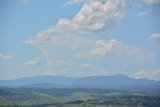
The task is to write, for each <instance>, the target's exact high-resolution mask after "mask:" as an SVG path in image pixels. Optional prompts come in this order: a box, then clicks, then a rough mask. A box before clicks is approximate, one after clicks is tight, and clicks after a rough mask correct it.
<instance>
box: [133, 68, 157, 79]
mask: <svg viewBox="0 0 160 107" xmlns="http://www.w3.org/2000/svg"><path fill="white" fill-rule="evenodd" d="M134 78H136V79H138V78H148V79H153V80H157V81H160V68H157V69H155V70H152V71H144V70H140V71H138V72H136V73H135V74H134Z"/></svg>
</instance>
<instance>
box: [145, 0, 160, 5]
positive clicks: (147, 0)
mask: <svg viewBox="0 0 160 107" xmlns="http://www.w3.org/2000/svg"><path fill="white" fill-rule="evenodd" d="M143 1H144V2H145V3H147V4H158V3H160V0H143Z"/></svg>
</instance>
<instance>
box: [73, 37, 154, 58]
mask: <svg viewBox="0 0 160 107" xmlns="http://www.w3.org/2000/svg"><path fill="white" fill-rule="evenodd" d="M108 55H120V56H130V57H138V58H140V57H141V58H142V57H143V56H144V55H145V58H151V57H153V56H154V55H153V54H152V53H150V52H148V51H146V50H144V49H140V48H138V47H136V46H129V45H125V44H122V43H121V42H119V41H117V40H115V39H111V40H109V41H103V40H99V41H97V43H96V44H95V45H94V46H93V47H91V48H90V49H88V50H86V51H81V52H77V53H76V55H75V56H76V57H78V58H81V57H105V56H108ZM143 58H144V57H143Z"/></svg>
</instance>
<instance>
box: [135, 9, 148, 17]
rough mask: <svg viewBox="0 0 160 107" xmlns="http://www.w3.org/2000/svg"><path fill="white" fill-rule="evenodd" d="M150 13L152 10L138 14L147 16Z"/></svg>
mask: <svg viewBox="0 0 160 107" xmlns="http://www.w3.org/2000/svg"><path fill="white" fill-rule="evenodd" d="M150 12H151V10H147V11H143V12H139V13H138V14H137V16H145V15H147V14H149V13H150Z"/></svg>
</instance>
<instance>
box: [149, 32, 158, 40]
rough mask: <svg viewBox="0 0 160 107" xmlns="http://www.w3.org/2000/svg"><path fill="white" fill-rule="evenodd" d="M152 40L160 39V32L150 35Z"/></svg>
mask: <svg viewBox="0 0 160 107" xmlns="http://www.w3.org/2000/svg"><path fill="white" fill-rule="evenodd" d="M149 39H150V40H160V33H153V34H152V35H151V36H150V37H149Z"/></svg>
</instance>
